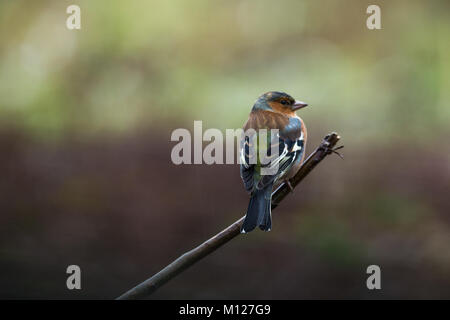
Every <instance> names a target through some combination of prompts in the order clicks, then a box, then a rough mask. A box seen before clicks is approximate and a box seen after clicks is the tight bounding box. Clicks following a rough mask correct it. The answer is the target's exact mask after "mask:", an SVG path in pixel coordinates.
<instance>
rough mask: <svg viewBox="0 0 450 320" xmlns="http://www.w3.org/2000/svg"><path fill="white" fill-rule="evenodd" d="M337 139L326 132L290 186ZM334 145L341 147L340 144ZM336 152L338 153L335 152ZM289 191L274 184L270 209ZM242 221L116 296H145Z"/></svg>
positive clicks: (229, 236)
mask: <svg viewBox="0 0 450 320" xmlns="http://www.w3.org/2000/svg"><path fill="white" fill-rule="evenodd" d="M339 139H340V137H339V136H338V135H337V134H336V133H334V132H333V133H330V134H328V135H327V136H326V137H325V138H324V139H323V140H322V142H321V144H320V145H319V147H317V149H316V150H314V152H313V153H311V154H310V155H309V157H308V159H306V161H305V162H304V163H303V164H302V166H301V167H300V169H299V171H298V172H297V174H296V175H295V176H294V177H293V178H292V179H290V183H291V185H292V187H293V188H295V187H296V186H297V185H298V184H299V183H300V182H301V181H302V180H303V179H304V178H305V177H306V176H307V175H308V173H310V172H311V170H313V169H314V168H315V166H316V165H317V164H318V163H319V162H320V161H322V160H323V159H324V158H325V157H326V156H327V155H329V154H331V153H337V152H336V151H335V150H336V149H333V148H334V147H335V145H336V143H337V142H338V141H339ZM338 148H339V149H341V148H342V147H338ZM337 154H338V155H340V154H339V153H337ZM290 192H291V190H290V188H289V187H288V186H287V185H286V184H285V183H283V184H282V185H281V186H280V187H278V189H277V190H275V191H274V192H273V193H272V209H275V208H276V207H277V206H278V204H280V202H281V201H282V200H283V199H284V198H285V197H286V196H287V195H288V194H289V193H290ZM243 220H244V217H242V218H240V219H239V220H237V221H236V222H234V223H233V224H232V225H230V226H229V227H228V228H226V229H224V230H222V231H221V232H220V233H218V234H216V235H215V236H214V237H212V238H210V239H209V240H206V241H205V242H203V243H202V244H201V245H199V246H198V247H196V248H194V249H192V250H191V251H188V252H186V253H184V254H183V255H182V256H180V257H179V258H178V259H176V260H175V261H173V262H172V263H171V264H169V265H168V266H166V267H165V268H164V269H162V270H161V271H159V272H158V273H157V274H155V275H154V276H153V277H151V278H149V279H147V280H145V281H144V282H142V283H141V284H139V285H137V286H136V287H134V288H132V289H130V290H129V291H127V292H126V293H124V294H123V295H121V296H120V297H118V298H117V299H119V300H125V299H142V298H145V297H147V296H149V295H150V294H152V293H153V292H155V291H156V290H157V289H158V288H159V287H161V286H162V285H164V284H165V283H166V282H168V281H169V280H170V279H172V278H174V277H175V276H176V275H178V274H180V273H181V272H183V271H184V270H186V269H187V268H189V267H190V266H191V265H193V264H194V263H196V262H197V261H199V260H200V259H202V258H203V257H206V256H207V255H208V254H210V253H211V252H213V251H214V250H216V249H218V248H220V247H221V246H222V245H224V244H225V243H227V242H228V241H230V240H231V239H233V238H235V237H236V236H238V235H239V234H240V229H241V224H242V221H243Z"/></svg>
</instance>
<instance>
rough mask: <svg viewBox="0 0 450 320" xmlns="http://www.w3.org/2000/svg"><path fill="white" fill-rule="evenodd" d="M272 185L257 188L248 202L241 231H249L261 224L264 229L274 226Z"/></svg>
mask: <svg viewBox="0 0 450 320" xmlns="http://www.w3.org/2000/svg"><path fill="white" fill-rule="evenodd" d="M271 206H272V185H271V184H270V185H268V186H266V187H265V188H264V189H261V190H255V191H254V192H253V194H252V196H251V198H250V203H249V204H248V209H247V215H246V216H245V219H244V223H243V224H242V227H241V233H247V232H250V231H252V230H253V229H255V228H256V226H259V228H260V229H261V230H263V231H270V229H271V228H272V212H271Z"/></svg>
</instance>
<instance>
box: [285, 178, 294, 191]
mask: <svg viewBox="0 0 450 320" xmlns="http://www.w3.org/2000/svg"><path fill="white" fill-rule="evenodd" d="M284 183H286V185H287V186H288V187H289V189H290V190H291V192H292V193H294V188H293V187H292V184H291V182H290V181H289V179H286V180H284Z"/></svg>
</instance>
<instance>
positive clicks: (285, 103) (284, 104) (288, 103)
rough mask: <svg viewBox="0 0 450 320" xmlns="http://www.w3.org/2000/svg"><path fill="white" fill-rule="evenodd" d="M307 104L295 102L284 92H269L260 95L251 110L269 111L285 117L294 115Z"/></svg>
mask: <svg viewBox="0 0 450 320" xmlns="http://www.w3.org/2000/svg"><path fill="white" fill-rule="evenodd" d="M307 105H308V104H306V103H304V102H302V101H298V100H295V99H294V98H292V97H291V96H290V95H288V94H287V93H284V92H278V91H271V92H266V93H264V94H263V95H261V96H260V97H259V98H258V99H257V100H256V102H255V104H254V106H253V109H261V110H271V111H274V112H278V113H283V114H286V115H294V114H295V111H297V110H299V109H301V108H304V107H306V106H307Z"/></svg>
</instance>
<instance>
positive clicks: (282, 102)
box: [281, 100, 289, 105]
mask: <svg viewBox="0 0 450 320" xmlns="http://www.w3.org/2000/svg"><path fill="white" fill-rule="evenodd" d="M281 104H284V105H287V104H289V102H288V101H287V100H281Z"/></svg>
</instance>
